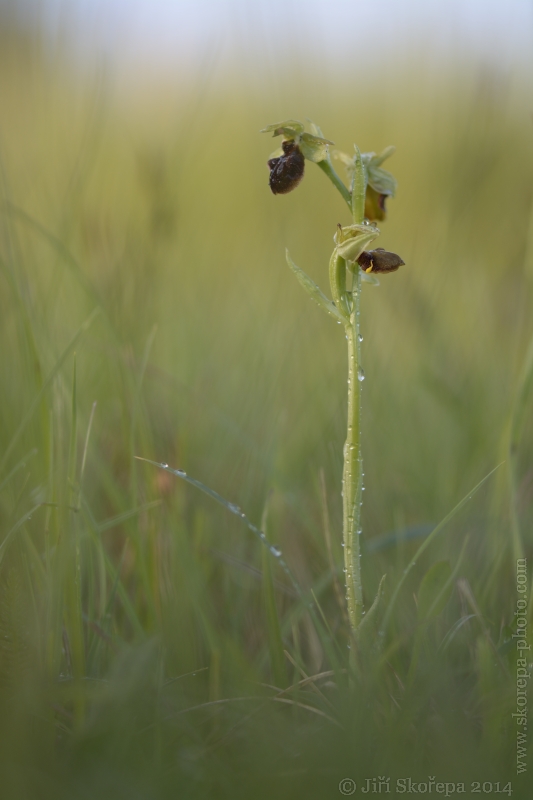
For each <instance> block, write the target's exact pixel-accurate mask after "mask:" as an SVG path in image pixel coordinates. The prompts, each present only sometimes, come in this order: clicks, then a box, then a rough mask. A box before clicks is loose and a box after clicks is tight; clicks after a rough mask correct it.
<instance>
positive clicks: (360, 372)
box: [357, 367, 365, 381]
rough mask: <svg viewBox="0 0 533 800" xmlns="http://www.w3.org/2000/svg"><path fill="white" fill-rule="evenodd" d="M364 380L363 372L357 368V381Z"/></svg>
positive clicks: (361, 368) (360, 368)
mask: <svg viewBox="0 0 533 800" xmlns="http://www.w3.org/2000/svg"><path fill="white" fill-rule="evenodd" d="M364 379H365V373H364V371H363V367H357V380H358V381H364Z"/></svg>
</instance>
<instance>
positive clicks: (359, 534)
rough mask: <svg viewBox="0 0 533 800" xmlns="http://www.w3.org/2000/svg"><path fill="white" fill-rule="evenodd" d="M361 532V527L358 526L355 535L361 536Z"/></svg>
mask: <svg viewBox="0 0 533 800" xmlns="http://www.w3.org/2000/svg"><path fill="white" fill-rule="evenodd" d="M362 533H363V531H362V530H361V528H359V529H358V531H357V535H358V536H361V534H362Z"/></svg>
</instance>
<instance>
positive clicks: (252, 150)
mask: <svg viewBox="0 0 533 800" xmlns="http://www.w3.org/2000/svg"><path fill="white" fill-rule="evenodd" d="M0 60H1V63H2V69H1V72H0V81H1V89H2V97H3V115H2V123H1V128H0V146H1V147H0V159H1V161H0V177H1V200H0V202H1V209H0V211H1V214H0V226H1V239H0V267H1V269H0V306H1V316H0V330H1V337H2V338H1V341H2V354H3V357H2V359H1V361H0V384H1V387H2V403H1V422H0V440H1V454H2V456H1V470H2V471H1V473H0V519H1V531H2V533H1V537H2V540H1V541H0V652H1V682H0V704H1V708H2V713H1V715H0V737H1V742H2V747H1V755H0V761H1V774H2V778H1V787H0V788H1V794H2V797H6V798H8V797H9V798H10V797H17V798H24V797H27V798H32V799H33V798H36V797H48V796H54V797H69V798H73V797H76V798H78V797H79V798H93V797H101V798H107V797H110V798H111V797H113V798H122V797H124V798H128V799H130V798H136V797H139V798H152V797H154V798H159V797H178V796H179V797H181V796H183V797H231V798H236V797H240V796H243V797H245V796H246V797H249V796H251V795H253V796H255V797H273V796H276V797H280V798H284V797H287V798H289V797H290V798H296V797H302V798H303V797H306V798H312V797H317V798H318V797H328V796H331V797H337V796H339V791H338V788H337V787H338V784H339V781H340V780H341V779H343V778H353V779H354V780H356V781H357V782H358V784H360V782H361V781H362V780H363V779H364V778H372V777H377V776H388V777H390V779H391V784H394V782H395V780H396V778H397V777H406V776H411V777H412V778H413V780H424V779H425V780H427V777H428V775H435V776H437V780H442V781H452V782H460V781H463V782H465V783H466V785H467V786H469V783H470V781H472V780H479V781H491V782H496V781H499V782H501V784H502V785H503V784H504V783H506V782H507V781H508V780H512V781H513V787H514V790H515V791H514V795H513V796H514V797H519V796H523V797H526V796H528V795H527V776H525V777H524V776H522V777H521V778H517V776H516V765H515V758H516V725H515V723H514V720H513V719H512V717H511V713H512V711H513V709H514V705H515V692H516V687H515V681H514V677H513V676H514V673H515V669H516V652H515V650H514V649H513V647H512V642H511V635H512V631H513V614H514V611H515V608H516V578H515V563H516V558H517V557H520V556H522V555H524V554H525V555H526V556H528V555H529V556H530V555H531V547H532V539H531V529H532V523H533V514H532V506H531V494H532V487H533V483H532V480H533V472H532V470H531V456H532V444H533V440H532V433H533V431H532V426H531V413H530V410H531V383H532V380H533V378H532V368H531V361H532V360H533V359H532V357H531V354H529V355H528V352H529V353H530V351H528V347H530V345H529V341H530V338H531V336H532V333H533V330H532V326H531V291H532V281H533V249H532V244H531V243H532V242H533V234H532V230H533V226H532V225H531V223H530V214H531V212H530V208H531V186H532V185H533V182H532V178H533V175H532V166H531V164H532V161H531V144H530V139H531V136H530V126H531V122H530V119H529V118H528V116H527V110H526V109H525V108H524V102H523V97H524V95H525V93H526V92H527V91H528V86H527V84H526V82H525V79H524V83H520V81H518V82H516V81H515V82H513V81H511V80H510V79H509V82H508V83H507V84H506V83H505V80H504V78H502V77H501V76H499V75H498V74H495V73H493V72H491V71H490V70H489V69H488V68H487V69H482V68H481V67H479V65H477V66H475V65H473V64H472V63H470V62H468V60H466V59H465V60H464V61H463V62H462V63H460V64H455V65H454V66H453V67H452V66H449V67H448V69H447V71H446V72H445V73H443V74H442V75H441V76H440V77H438V78H437V77H435V76H433V77H432V76H428V77H426V79H425V80H423V79H422V78H420V76H419V75H416V74H415V73H414V71H411V70H410V67H409V64H407V65H405V67H404V68H403V72H402V75H401V76H400V75H395V76H391V75H387V74H386V72H384V73H383V74H382V75H380V76H379V79H376V81H377V83H376V86H377V88H376V86H373V87H372V90H370V88H368V89H366V88H365V87H364V86H363V87H362V88H356V89H354V90H353V93H352V95H353V96H352V98H350V96H349V95H350V92H349V91H347V89H346V87H339V86H337V85H335V84H334V83H333V82H332V81H328V78H327V75H326V77H322V78H321V77H320V76H319V73H318V70H317V74H313V76H312V80H311V77H309V76H303V75H302V74H301V73H300V72H299V71H298V70H297V69H295V70H292V71H291V73H290V77H289V78H287V77H286V75H287V72H286V71H285V73H284V76H285V77H284V78H283V79H282V78H281V77H280V76H281V75H282V73H283V70H282V69H281V67H280V72H279V75H277V77H275V79H273V84H272V86H262V87H261V91H258V90H257V87H254V85H253V80H252V79H251V78H246V77H245V76H243V74H242V72H241V71H238V70H236V69H235V70H232V69H231V68H230V67H227V68H226V69H225V70H224V71H222V72H220V73H217V74H215V76H214V77H213V76H211V81H210V82H209V81H208V80H207V78H206V76H202V75H197V76H196V77H195V78H194V79H192V78H191V79H189V81H188V82H186V81H183V82H182V84H172V85H166V86H165V85H164V86H161V87H160V88H159V89H158V91H156V92H152V93H151V94H150V96H148V95H147V94H144V93H143V92H142V91H141V90H139V92H138V93H137V94H136V95H135V96H134V97H129V98H128V99H127V100H124V99H123V98H119V97H117V96H116V95H114V94H113V90H112V88H111V87H110V85H109V84H108V83H106V80H105V79H102V80H93V81H86V82H83V81H78V82H77V81H76V80H75V79H69V78H68V77H67V74H66V71H65V70H64V69H63V67H62V65H61V64H55V65H54V64H50V63H46V62H45V61H44V60H43V58H42V56H40V55H39V54H38V53H37V52H33V51H32V52H31V53H30V55H28V53H26V54H24V53H23V55H22V56H20V55H17V54H15V53H13V52H12V51H11V50H10V49H9V48H6V49H4V50H3V52H2V56H1V57H0ZM347 94H348V97H347ZM350 99H351V100H352V102H350ZM288 116H294V117H296V118H305V117H306V116H310V117H312V118H313V119H314V120H315V121H316V122H317V123H318V124H320V126H321V127H322V129H323V130H324V133H325V135H326V136H328V137H330V138H332V139H333V140H334V141H335V142H336V144H337V145H338V146H339V148H341V149H342V150H345V151H350V152H351V148H352V145H353V142H354V141H356V142H357V144H358V145H359V146H360V147H361V149H362V150H375V151H380V150H381V149H383V147H385V146H387V145H389V144H395V145H396V146H397V153H396V155H395V157H394V162H395V163H394V166H393V169H394V172H395V174H396V175H397V177H398V179H399V187H400V188H399V192H398V196H397V199H396V200H394V201H391V202H390V203H389V218H388V220H387V222H386V223H385V224H384V225H383V226H382V237H381V238H380V241H379V244H380V245H383V246H384V247H386V248H387V249H390V250H394V251H395V252H398V253H400V254H401V255H402V257H403V259H404V260H405V262H406V266H405V267H403V268H402V269H401V271H400V272H398V273H396V274H394V275H391V276H385V277H384V278H383V279H382V281H381V286H380V287H379V288H374V287H369V286H363V297H362V331H363V335H364V342H363V355H362V358H363V365H364V370H365V374H366V380H365V382H364V390H363V448H364V463H365V486H366V491H365V496H364V505H363V529H364V532H365V533H364V541H363V543H362V551H363V562H362V570H363V579H364V587H365V597H364V601H365V605H366V608H368V607H369V606H370V605H371V603H372V601H373V599H374V597H375V596H376V593H377V591H378V586H379V583H380V580H381V578H382V576H383V575H384V574H386V576H387V577H386V579H385V582H384V584H383V601H382V602H383V611H385V609H387V608H388V609H389V611H388V613H387V615H386V616H384V614H383V613H382V614H381V617H380V624H384V619H385V621H386V628H385V630H384V633H383V638H382V640H380V639H379V634H378V629H377V628H375V629H374V628H372V629H371V630H369V631H368V636H367V637H366V639H365V640H364V641H363V644H362V645H361V651H360V657H359V670H358V672H357V676H356V678H352V679H350V678H349V675H348V673H347V668H348V644H349V642H350V637H349V631H348V624H347V619H346V612H345V609H344V606H343V603H342V602H341V597H342V594H343V586H342V584H343V576H342V553H341V530H342V508H341V497H340V481H341V473H342V445H343V442H344V436H345V425H346V410H345V385H346V384H345V381H346V374H345V369H346V367H345V351H344V344H345V342H344V337H343V335H342V333H341V329H340V328H338V327H337V326H336V325H335V324H333V323H332V322H331V320H329V319H328V318H326V316H325V315H323V314H322V313H321V312H320V310H319V309H317V308H316V306H315V305H314V304H313V303H312V302H311V301H310V300H309V299H308V298H307V297H306V296H305V295H304V294H303V293H302V292H301V289H300V287H299V286H297V285H296V281H295V280H294V276H293V275H292V274H291V273H290V271H289V270H288V268H287V265H286V263H285V259H284V252H285V247H288V248H289V249H290V252H291V255H292V256H293V258H294V260H295V261H296V263H298V264H299V265H301V266H302V267H303V268H304V269H305V270H306V271H307V272H308V273H309V274H310V275H311V276H312V278H313V279H314V280H316V282H317V283H318V284H319V285H321V287H322V288H323V289H324V290H325V289H326V287H327V263H328V259H329V254H330V252H331V248H332V236H333V233H334V232H335V229H336V225H337V223H338V222H341V223H343V224H346V223H348V222H349V218H348V215H347V213H346V210H345V209H344V208H343V204H342V201H341V199H340V198H339V197H338V196H337V195H336V193H335V192H334V190H333V188H332V187H331V186H330V185H329V184H328V182H327V181H326V180H325V178H324V175H322V174H321V173H320V171H319V170H317V169H313V165H311V164H307V167H306V176H305V179H304V181H303V183H302V184H301V186H300V187H299V188H298V189H297V190H296V191H295V192H294V193H292V194H290V195H288V196H286V197H274V196H272V195H271V193H270V192H269V190H268V170H267V168H266V160H267V157H268V156H269V152H270V151H269V149H268V148H269V146H270V145H269V143H268V141H267V140H265V137H261V136H259V134H258V131H259V129H260V128H261V127H262V126H263V125H264V124H265V122H268V121H272V120H275V119H283V118H284V117H288ZM274 146H275V143H274V145H273V146H272V149H274ZM391 163H392V162H391ZM339 169H340V165H339ZM328 192H329V193H330V197H327V199H325V197H326V195H327V193H328ZM136 456H140V457H142V458H145V459H149V460H152V461H155V462H158V463H165V464H168V465H170V467H172V468H176V469H182V470H185V471H186V472H187V473H188V475H191V476H193V477H194V478H196V479H198V480H200V481H201V482H202V483H203V484H205V485H207V486H209V487H211V488H212V489H213V490H215V491H216V492H218V493H219V494H220V495H221V496H222V497H223V498H227V500H228V501H229V502H231V503H234V504H237V505H238V506H239V507H240V508H242V509H243V511H244V512H245V513H246V515H247V518H248V519H249V520H250V521H251V523H252V524H253V525H255V526H256V527H258V528H260V529H262V530H264V531H265V534H266V536H267V538H268V540H269V541H270V543H271V544H273V545H275V546H276V548H278V547H279V548H280V549H281V550H282V552H283V555H284V558H285V560H286V562H287V564H288V565H289V567H290V570H291V571H292V573H293V574H294V576H295V578H296V581H297V584H298V586H299V587H300V588H301V594H299V593H298V590H297V589H295V586H294V585H293V584H292V583H291V582H290V581H289V580H288V579H287V575H286V574H285V573H284V571H283V570H282V569H280V567H279V565H278V560H277V559H276V558H271V557H270V554H269V552H268V550H267V549H266V548H264V547H263V546H262V544H261V542H260V541H259V540H258V539H257V537H256V536H254V534H253V532H251V531H250V529H249V528H248V527H247V526H246V525H245V524H243V523H242V522H241V521H239V520H238V519H237V518H236V516H235V514H231V513H228V509H227V508H224V507H223V506H221V505H217V504H216V503H214V502H213V499H212V498H209V497H206V496H205V495H204V494H202V493H201V492H199V491H198V490H197V489H196V488H195V487H194V486H191V485H188V484H187V483H185V482H183V481H182V480H180V479H179V477H176V476H175V475H173V474H172V473H171V472H169V471H167V470H160V469H156V468H154V467H153V466H152V465H150V464H147V463H143V462H141V461H138V460H136ZM498 465H501V466H499V468H498V469H496V471H495V472H494V473H493V474H492V475H491V476H490V477H489V478H488V479H487V481H486V482H484V483H483V485H482V486H481V487H480V488H479V490H478V491H477V492H476V493H475V495H474V496H473V497H472V499H471V500H469V502H468V503H465V504H464V505H462V506H461V507H460V508H459V509H458V511H457V513H455V514H453V515H452V516H451V518H450V520H449V521H448V522H447V524H446V525H444V526H443V527H442V529H441V530H440V533H439V534H438V535H436V536H435V538H434V540H432V541H431V543H430V544H429V546H428V547H427V548H426V549H425V551H424V552H423V553H422V554H421V555H420V558H417V559H416V564H415V565H414V566H413V567H412V568H410V569H409V571H408V573H407V574H406V573H405V572H404V571H405V570H406V568H408V566H409V565H410V564H411V562H412V561H413V558H414V556H415V554H416V552H417V551H418V549H419V548H420V546H421V545H422V543H423V542H424V541H425V537H427V536H428V534H429V533H430V531H431V530H433V529H434V528H435V526H436V525H438V523H439V522H440V521H442V520H444V519H445V518H446V516H447V515H448V514H449V513H450V512H451V511H452V510H453V509H455V508H456V507H457V506H458V504H460V503H461V500H462V499H463V498H465V497H466V496H467V495H468V494H469V492H470V491H471V490H472V489H473V488H474V487H476V486H477V485H478V484H479V483H480V481H482V479H483V478H484V477H485V476H486V475H488V474H489V473H490V472H491V471H492V470H493V469H494V468H495V467H498ZM401 580H403V583H402V584H401V586H400V581H401ZM395 589H398V591H397V592H395ZM391 599H393V600H394V602H393V605H391ZM530 607H531V606H530ZM313 676H314V677H313ZM529 753H530V756H531V748H530V751H529ZM530 760H531V758H530ZM520 781H522V783H520ZM520 792H522V794H520ZM466 796H468V792H467V794H466Z"/></svg>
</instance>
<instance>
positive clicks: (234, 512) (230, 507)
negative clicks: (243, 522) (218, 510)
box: [228, 503, 242, 514]
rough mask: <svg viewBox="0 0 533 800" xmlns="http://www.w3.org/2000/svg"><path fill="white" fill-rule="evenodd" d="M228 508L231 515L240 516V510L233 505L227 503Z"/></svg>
mask: <svg viewBox="0 0 533 800" xmlns="http://www.w3.org/2000/svg"><path fill="white" fill-rule="evenodd" d="M228 508H229V510H230V511H231V512H232V513H233V514H242V512H241V509H240V508H239V506H236V505H235V503H229V504H228Z"/></svg>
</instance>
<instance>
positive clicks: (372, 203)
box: [335, 147, 397, 222]
mask: <svg viewBox="0 0 533 800" xmlns="http://www.w3.org/2000/svg"><path fill="white" fill-rule="evenodd" d="M394 150H395V148H394V147H386V148H385V150H383V152H381V153H380V154H379V155H376V153H362V154H361V160H362V162H363V167H364V170H365V177H366V183H367V188H366V196H365V217H366V219H368V220H370V221H371V222H374V221H375V220H380V221H381V220H384V219H385V217H386V213H387V212H386V208H385V201H386V199H387V197H394V195H395V193H396V186H397V181H396V178H395V177H394V176H393V175H392V174H391V173H390V172H387V170H385V169H382V168H381V164H382V163H383V162H384V161H385V159H387V158H389V157H390V156H391V155H392V154H393V153H394ZM335 156H336V157H337V158H339V159H340V160H341V161H342V162H343V164H344V165H345V167H346V171H347V173H348V177H349V179H350V181H353V175H354V170H355V156H353V157H350V156H348V155H346V153H342V152H340V151H337V152H336V153H335Z"/></svg>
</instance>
